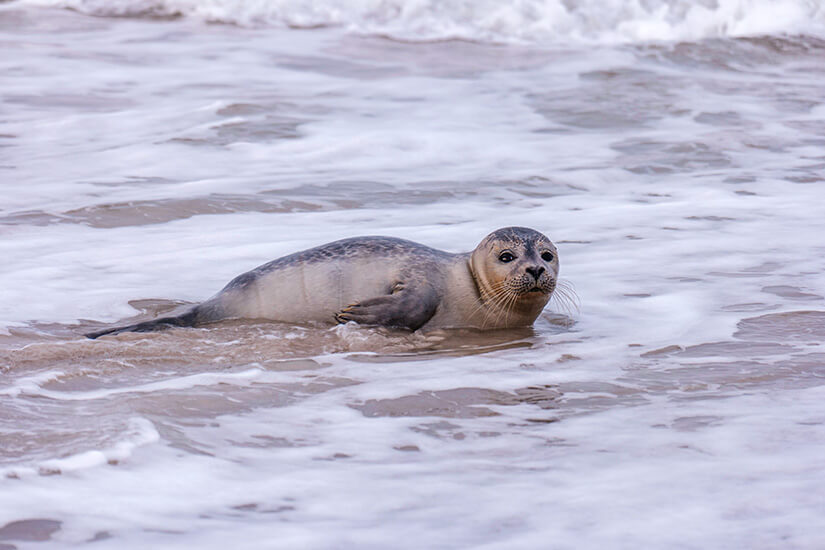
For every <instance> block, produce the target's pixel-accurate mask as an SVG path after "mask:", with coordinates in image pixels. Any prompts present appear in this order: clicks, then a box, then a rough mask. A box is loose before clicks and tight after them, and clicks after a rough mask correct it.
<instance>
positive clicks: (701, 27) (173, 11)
mask: <svg viewBox="0 0 825 550" xmlns="http://www.w3.org/2000/svg"><path fill="white" fill-rule="evenodd" d="M23 3H25V4H32V5H41V6H54V7H64V8H70V9H73V10H77V11H80V12H82V13H87V14H91V15H97V16H116V17H170V16H192V17H196V18H201V19H204V20H207V21H210V22H218V23H231V24H236V25H241V26H276V27H296V28H315V27H344V28H345V29H347V30H348V31H350V32H353V33H357V34H368V35H382V36H388V37H391V38H395V39H399V40H405V41H439V40H452V39H459V40H470V41H477V42H504V43H547V42H550V43H557V42H569V41H572V42H587V43H606V44H616V43H628V42H629V43H633V42H645V41H651V40H655V41H659V40H663V41H693V40H699V39H703V38H713V37H739V36H754V35H764V34H776V33H790V34H799V33H802V34H806V33H813V34H821V33H822V32H823V28H824V27H825V8H823V7H822V5H821V4H820V3H817V2H810V1H806V0H779V1H773V0H719V1H713V0H703V1H698V2H695V1H691V0H649V1H646V2H638V1H632V0H608V1H605V0H583V1H578V2H571V1H569V0H524V1H521V2H513V3H510V2H498V1H496V0H477V1H474V2H466V1H464V0H446V1H435V0H350V1H348V2H343V3H342V2H339V1H337V0H301V1H293V0H207V1H200V0H124V1H121V2H109V1H107V0H25V1H24V2H23Z"/></svg>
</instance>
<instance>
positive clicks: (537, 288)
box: [527, 286, 544, 294]
mask: <svg viewBox="0 0 825 550" xmlns="http://www.w3.org/2000/svg"><path fill="white" fill-rule="evenodd" d="M531 292H541V293H544V289H543V288H541V287H538V286H534V287H533V288H531V289H530V290H528V291H527V293H528V294H529V293H531Z"/></svg>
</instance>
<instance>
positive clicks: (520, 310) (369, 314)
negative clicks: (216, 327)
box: [86, 227, 559, 338]
mask: <svg viewBox="0 0 825 550" xmlns="http://www.w3.org/2000/svg"><path fill="white" fill-rule="evenodd" d="M558 273H559V259H558V252H557V250H556V247H555V246H554V245H553V243H552V242H551V241H550V239H548V238H547V237H546V236H544V235H543V234H541V233H539V232H538V231H535V230H533V229H528V228H526V227H505V228H503V229H498V230H496V231H494V232H492V233H490V234H489V235H487V236H486V237H485V238H484V239H483V240H482V241H481V243H479V245H478V246H477V247H476V248H475V249H474V250H473V251H472V252H466V253H459V254H453V253H449V252H444V251H441V250H437V249H434V248H430V247H428V246H424V245H422V244H418V243H415V242H412V241H406V240H403V239H397V238H393V237H355V238H351V239H344V240H340V241H335V242H332V243H328V244H325V245H321V246H319V247H316V248H311V249H309V250H304V251H302V252H297V253H295V254H290V255H289V256H284V257H282V258H278V259H277V260H273V261H271V262H269V263H266V264H264V265H261V266H259V267H257V268H255V269H253V270H252V271H249V272H247V273H244V274H242V275H239V276H238V277H236V278H234V279H233V280H232V281H230V282H229V284H227V285H226V286H225V287H224V288H223V289H222V290H221V291H220V292H218V293H217V294H216V295H214V296H213V297H212V298H210V299H208V300H206V301H205V302H203V303H202V304H199V305H197V306H195V307H193V308H191V309H189V310H188V311H185V312H184V313H182V314H180V315H177V316H172V317H163V318H160V319H156V320H153V321H148V322H144V323H138V324H135V325H129V326H125V327H116V328H110V329H106V330H102V331H98V332H92V333H89V334H87V335H86V336H88V337H89V338H97V337H99V336H103V335H105V334H117V333H120V332H147V331H153V330H159V329H163V328H167V327H192V326H201V325H204V324H208V323H212V322H215V321H220V320H223V319H237V318H241V319H268V320H273V321H280V322H285V323H290V324H299V325H300V324H334V323H347V322H355V323H358V324H361V325H377V326H385V327H394V328H402V329H408V330H413V331H414V330H419V329H431V328H458V327H472V328H480V329H496V328H511V327H524V326H530V325H532V324H533V322H534V321H535V320H536V318H537V317H538V316H539V314H540V313H541V311H542V309H544V306H545V305H546V304H547V302H548V300H550V296H551V295H552V294H553V291H554V290H555V289H556V282H557V280H558Z"/></svg>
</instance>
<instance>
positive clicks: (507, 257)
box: [498, 252, 516, 264]
mask: <svg viewBox="0 0 825 550" xmlns="http://www.w3.org/2000/svg"><path fill="white" fill-rule="evenodd" d="M515 259H516V257H515V256H513V254H512V253H510V252H502V253H501V254H499V256H498V260H499V261H500V262H504V263H505V264H506V263H507V262H512V261H513V260H515Z"/></svg>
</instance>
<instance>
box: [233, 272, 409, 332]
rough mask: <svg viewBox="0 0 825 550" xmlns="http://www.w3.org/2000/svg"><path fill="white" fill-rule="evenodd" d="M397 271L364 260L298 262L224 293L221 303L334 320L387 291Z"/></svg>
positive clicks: (288, 317)
mask: <svg viewBox="0 0 825 550" xmlns="http://www.w3.org/2000/svg"><path fill="white" fill-rule="evenodd" d="M397 275H398V269H397V268H396V267H395V266H393V265H389V266H388V265H387V262H380V261H375V260H372V261H370V260H369V259H348V260H330V261H326V262H309V263H297V264H294V265H289V266H285V267H282V268H279V269H275V270H273V271H270V272H268V273H266V274H264V275H262V276H261V277H259V278H258V279H256V280H255V281H254V282H252V283H251V284H249V285H248V286H246V287H245V288H243V289H241V290H239V291H238V292H233V293H231V294H229V295H227V296H225V297H224V298H225V301H224V305H225V307H226V309H227V310H229V311H232V313H233V314H236V315H238V316H241V317H250V318H260V319H272V320H275V321H284V322H287V323H304V322H322V323H335V322H336V321H335V317H334V315H335V313H336V312H338V311H340V310H341V309H342V308H343V307H346V306H348V305H350V304H352V303H355V302H360V301H363V300H366V299H369V298H375V297H376V296H381V295H384V294H389V293H390V291H391V289H392V287H393V285H394V284H395V282H396V281H397Z"/></svg>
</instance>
